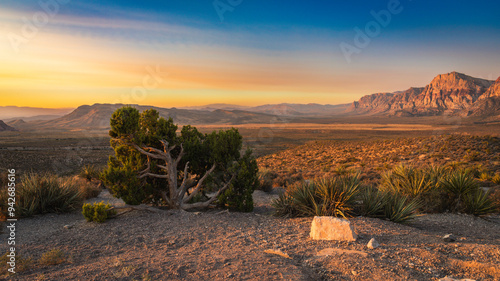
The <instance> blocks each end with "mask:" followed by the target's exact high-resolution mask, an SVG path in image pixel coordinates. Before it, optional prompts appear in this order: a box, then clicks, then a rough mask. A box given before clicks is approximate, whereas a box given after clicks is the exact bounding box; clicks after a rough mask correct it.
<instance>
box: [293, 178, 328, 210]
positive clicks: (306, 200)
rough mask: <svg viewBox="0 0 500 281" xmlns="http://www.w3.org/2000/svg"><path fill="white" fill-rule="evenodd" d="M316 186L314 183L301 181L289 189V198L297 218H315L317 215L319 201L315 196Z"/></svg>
mask: <svg viewBox="0 0 500 281" xmlns="http://www.w3.org/2000/svg"><path fill="white" fill-rule="evenodd" d="M316 190H317V186H316V184H315V183H314V182H312V181H311V182H307V181H302V182H299V183H296V184H295V185H294V186H293V187H292V188H291V189H290V193H289V195H290V197H291V198H292V199H293V206H294V208H295V210H296V213H297V214H298V216H304V217H308V216H315V215H317V214H318V213H319V208H320V205H319V204H320V203H319V201H320V199H319V198H317V194H316Z"/></svg>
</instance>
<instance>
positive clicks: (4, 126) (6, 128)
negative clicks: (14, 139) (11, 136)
mask: <svg viewBox="0 0 500 281" xmlns="http://www.w3.org/2000/svg"><path fill="white" fill-rule="evenodd" d="M2 131H16V129H15V128H12V127H11V126H9V125H7V124H5V122H3V121H2V120H0V132H2Z"/></svg>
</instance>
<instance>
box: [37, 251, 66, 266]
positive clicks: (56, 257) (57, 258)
mask: <svg viewBox="0 0 500 281" xmlns="http://www.w3.org/2000/svg"><path fill="white" fill-rule="evenodd" d="M67 260H68V257H67V256H66V254H65V253H64V252H63V251H62V250H60V249H52V250H50V251H48V252H46V253H44V254H43V255H42V256H41V257H40V259H39V260H38V263H40V264H42V265H57V264H61V263H64V262H66V261H67Z"/></svg>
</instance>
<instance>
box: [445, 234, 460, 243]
mask: <svg viewBox="0 0 500 281" xmlns="http://www.w3.org/2000/svg"><path fill="white" fill-rule="evenodd" d="M443 240H444V242H455V241H456V240H457V238H455V236H454V235H453V234H451V233H450V234H446V235H445V236H443Z"/></svg>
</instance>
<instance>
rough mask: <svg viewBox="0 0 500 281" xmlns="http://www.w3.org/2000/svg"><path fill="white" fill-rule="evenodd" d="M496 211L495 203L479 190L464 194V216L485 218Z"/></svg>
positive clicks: (486, 193)
mask: <svg viewBox="0 0 500 281" xmlns="http://www.w3.org/2000/svg"><path fill="white" fill-rule="evenodd" d="M497 211H498V206H497V203H496V202H495V201H494V200H493V198H492V197H490V196H489V193H488V192H486V191H483V190H482V189H481V188H478V189H476V190H474V191H472V192H470V193H468V194H466V195H465V196H464V198H463V212H464V213H466V214H471V215H474V216H485V215H489V214H491V213H495V212H497Z"/></svg>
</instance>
